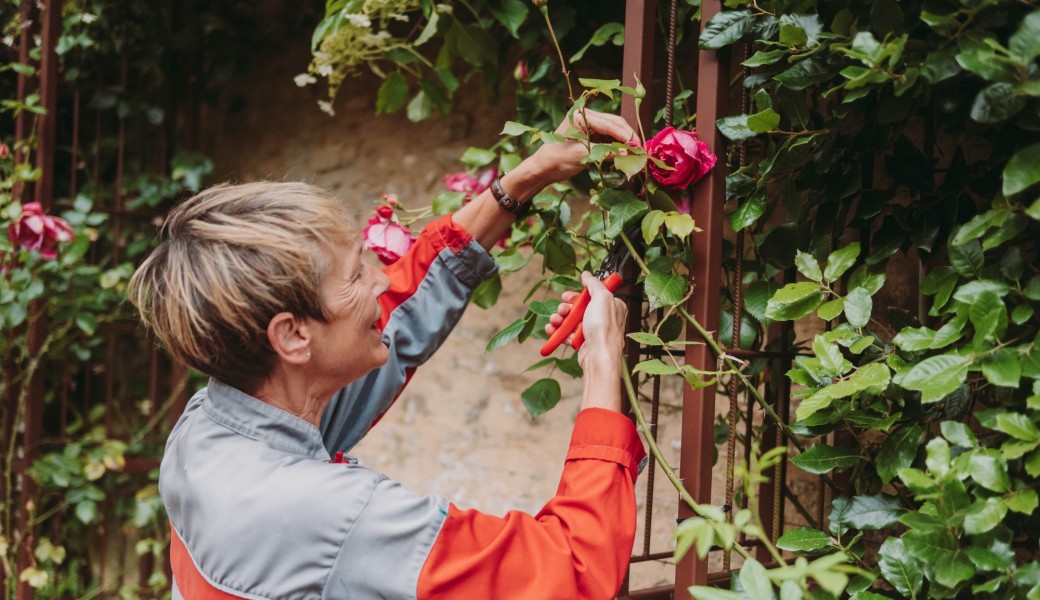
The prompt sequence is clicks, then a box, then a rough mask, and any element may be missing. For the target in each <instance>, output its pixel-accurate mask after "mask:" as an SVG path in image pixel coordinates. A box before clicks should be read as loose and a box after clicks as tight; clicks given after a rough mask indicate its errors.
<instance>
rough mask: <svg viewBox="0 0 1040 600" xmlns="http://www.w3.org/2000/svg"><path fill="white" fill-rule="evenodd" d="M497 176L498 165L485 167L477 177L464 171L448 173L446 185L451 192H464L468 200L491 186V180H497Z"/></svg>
mask: <svg viewBox="0 0 1040 600" xmlns="http://www.w3.org/2000/svg"><path fill="white" fill-rule="evenodd" d="M495 177H498V169H497V168H496V167H489V168H487V169H484V171H483V172H481V173H480V175H479V176H477V177H474V176H473V175H470V174H469V173H466V172H464V171H459V172H458V173H448V174H447V175H445V176H444V187H446V188H448V191H451V192H464V193H465V194H466V200H470V199H472V198H473V197H474V196H476V195H477V194H479V193H481V192H483V191H484V190H486V189H488V188H489V187H491V182H492V181H494V180H495Z"/></svg>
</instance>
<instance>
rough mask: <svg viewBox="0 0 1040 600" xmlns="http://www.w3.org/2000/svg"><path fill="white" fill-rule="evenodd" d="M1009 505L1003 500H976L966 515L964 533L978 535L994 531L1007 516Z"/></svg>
mask: <svg viewBox="0 0 1040 600" xmlns="http://www.w3.org/2000/svg"><path fill="white" fill-rule="evenodd" d="M1007 511H1008V508H1007V504H1006V503H1005V502H1004V500H1003V499H1002V498H987V499H986V500H985V501H983V500H976V501H975V503H973V504H972V505H971V506H970V507H969V508H968V512H967V513H965V515H964V533H967V534H968V535H978V534H980V533H986V532H987V531H989V530H991V529H993V528H994V527H996V526H997V525H999V524H1000V522H1001V521H1003V520H1004V517H1006V516H1007Z"/></svg>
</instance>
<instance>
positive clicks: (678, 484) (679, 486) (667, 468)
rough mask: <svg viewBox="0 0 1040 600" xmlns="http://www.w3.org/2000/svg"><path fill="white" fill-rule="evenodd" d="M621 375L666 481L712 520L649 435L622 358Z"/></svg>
mask: <svg viewBox="0 0 1040 600" xmlns="http://www.w3.org/2000/svg"><path fill="white" fill-rule="evenodd" d="M621 377H622V379H623V380H624V382H625V392H626V393H627V395H628V404H629V405H630V406H631V407H632V414H633V415H635V417H636V423H638V424H639V433H640V435H642V436H643V439H644V440H646V445H647V446H649V448H650V454H652V455H653V457H654V461H655V462H657V464H659V465H661V469H662V470H663V471H664V474H665V477H667V478H668V481H670V482H672V486H673V487H675V490H676V491H677V492H679V497H680V498H682V499H683V502H685V503H686V504H687V505H688V506H689V507H690V508H691V509H692V510H693V512H694V513H696V514H697V515H698V516H700V517H701V518H704V519H707V520H709V521H713V520H714V519H712V518H711V516H710V515H709V514H708V513H707V512H706V511H705V510H704V509H702V508H701V505H700V504H698V503H697V501H696V500H694V499H693V496H691V495H690V492H689V490H687V489H686V486H684V485H683V483H682V481H680V480H679V478H678V477H677V476H676V475H675V469H673V468H672V466H671V465H669V464H668V460H667V459H666V458H665V457H664V454H662V453H661V449H660V448H659V447H658V446H657V441H656V440H654V437H653V436H652V435H650V426H649V425H648V424H647V422H646V417H645V416H644V415H643V409H642V408H640V407H639V398H638V397H637V396H636V391H635V387H634V386H633V385H632V375H631V374H630V373H629V372H628V365H627V364H625V361H624V360H622V361H621ZM720 523H725V521H720ZM766 545H767V546H768V545H769V544H768V543H767V544H766ZM733 550H734V552H736V553H737V554H739V555H740V556H742V557H744V558H751V554H750V553H748V551H747V550H745V549H744V547H743V546H741V545H740V544H734V545H733Z"/></svg>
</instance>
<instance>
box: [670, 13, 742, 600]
mask: <svg viewBox="0 0 1040 600" xmlns="http://www.w3.org/2000/svg"><path fill="white" fill-rule="evenodd" d="M721 9H722V2H720V0H704V1H703V2H702V3H701V28H702V30H703V27H704V23H707V22H708V20H709V19H711V18H712V17H713V16H715V15H716V14H717V13H718V12H719V11H720V10H721ZM729 77H730V65H729V52H728V51H726V50H720V51H716V52H708V51H701V52H699V53H698V59H697V130H698V135H699V136H700V138H701V139H702V140H704V141H705V142H707V144H708V145H709V146H710V147H711V149H712V151H713V152H715V153H716V154H724V152H725V142H724V141H723V139H722V136H721V134H719V131H718V129H717V128H716V127H715V121H716V119H718V118H720V117H722V116H725V114H726V106H727V104H728V100H729ZM724 165H725V160H722V161H719V164H718V166H717V167H716V168H714V169H712V170H711V171H710V172H709V173H708V175H707V176H706V177H705V178H704V179H703V180H701V182H700V183H699V184H698V185H697V186H696V187H695V188H694V193H693V210H692V216H693V218H694V220H695V221H696V222H697V225H698V226H699V227H701V228H702V229H703V231H702V232H701V233H699V234H696V235H693V236H691V241H690V250H691V253H692V260H691V263H692V264H691V267H690V278H691V280H692V282H693V284H694V289H693V295H692V296H690V300H689V303H688V304H687V309H688V311H689V312H690V314H691V315H693V316H694V317H695V318H696V319H697V320H698V321H699V322H700V323H701V325H703V326H704V328H705V329H706V330H707V331H708V332H715V331H716V330H717V329H718V326H719V290H720V288H721V286H722V220H723V205H724V202H725V198H726V169H725V167H724ZM696 337H697V336H696V334H694V333H693V332H692V331H691V330H690V329H689V328H688V329H687V338H688V339H695V338H696ZM686 364H689V365H692V366H693V367H695V368H698V369H704V370H708V371H713V370H715V369H716V358H715V356H714V355H713V354H712V352H711V350H710V349H709V348H708V347H707V346H705V345H699V344H695V345H689V346H687V350H686ZM714 417H715V388H714V387H712V386H708V387H705V388H701V389H693V388H691V387H686V388H685V389H684V391H683V416H682V419H683V427H682V431H683V435H682V440H683V444H682V455H681V458H680V463H679V477H680V478H681V479H682V481H683V483H684V484H685V485H686V489H688V490H689V491H690V494H691V495H692V496H693V499H694V500H695V501H696V502H701V503H710V502H711V482H712V451H713V449H714V440H713V438H712V425H713V422H714ZM690 516H692V511H691V510H690V509H689V507H687V506H684V505H682V504H680V506H679V518H680V519H684V518H688V517H690ZM707 583H708V563H707V561H702V560H697V557H696V555H695V553H693V552H690V553H688V554H687V555H686V556H685V557H684V558H683V560H682V561H680V562H679V564H678V565H677V566H676V572H675V597H676V598H685V597H688V593H687V591H686V588H688V587H689V586H691V585H706V584H707Z"/></svg>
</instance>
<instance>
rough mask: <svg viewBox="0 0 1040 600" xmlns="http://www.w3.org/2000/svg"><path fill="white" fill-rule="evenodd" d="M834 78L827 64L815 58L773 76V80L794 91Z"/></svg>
mask: <svg viewBox="0 0 1040 600" xmlns="http://www.w3.org/2000/svg"><path fill="white" fill-rule="evenodd" d="M833 76H834V71H832V70H831V68H830V67H829V66H828V65H827V63H825V62H823V61H822V60H819V59H817V58H815V57H814V58H807V59H805V60H802V61H799V62H797V63H795V65H794V66H793V67H791V68H790V69H787V70H786V71H783V72H782V73H779V74H777V75H775V76H773V80H775V81H777V82H779V83H780V84H781V85H783V86H784V87H786V88H789V89H792V90H804V89H805V88H807V87H809V86H811V85H815V84H817V83H820V82H823V81H827V80H828V79H830V78H831V77H833Z"/></svg>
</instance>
